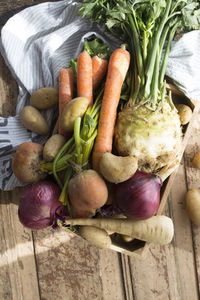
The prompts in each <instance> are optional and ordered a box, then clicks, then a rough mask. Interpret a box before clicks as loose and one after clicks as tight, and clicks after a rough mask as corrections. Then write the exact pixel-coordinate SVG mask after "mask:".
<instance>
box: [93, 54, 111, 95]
mask: <svg viewBox="0 0 200 300" xmlns="http://www.w3.org/2000/svg"><path fill="white" fill-rule="evenodd" d="M107 67H108V62H107V60H105V59H103V58H101V57H99V56H97V55H95V56H93V58H92V84H93V89H94V90H95V89H97V87H98V86H99V85H100V83H101V81H102V79H103V77H104V75H105V74H106V71H107Z"/></svg>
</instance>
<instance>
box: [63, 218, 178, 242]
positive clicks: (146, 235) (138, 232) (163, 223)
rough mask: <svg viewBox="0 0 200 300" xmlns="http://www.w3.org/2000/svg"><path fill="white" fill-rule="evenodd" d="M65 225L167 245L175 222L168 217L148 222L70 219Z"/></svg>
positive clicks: (147, 220) (110, 219)
mask: <svg viewBox="0 0 200 300" xmlns="http://www.w3.org/2000/svg"><path fill="white" fill-rule="evenodd" d="M65 224H70V225H72V226H73V225H84V226H95V227H98V228H101V229H104V230H106V231H113V232H116V233H119V234H125V235H128V236H130V237H134V238H136V239H139V240H142V241H146V242H149V243H154V244H159V245H165V244H168V243H170V242H171V240H172V238H173V235H174V226H173V222H172V220H171V219H170V218H169V217H166V216H153V217H151V218H149V219H146V220H141V221H134V220H131V219H114V218H87V219H82V218H79V219H68V220H67V221H66V222H65Z"/></svg>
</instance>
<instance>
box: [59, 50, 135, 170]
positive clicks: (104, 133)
mask: <svg viewBox="0 0 200 300" xmlns="http://www.w3.org/2000/svg"><path fill="white" fill-rule="evenodd" d="M129 64H130V54H129V52H128V51H126V50H125V49H122V48H119V49H116V50H115V51H114V52H113V54H112V55H111V57H110V60H109V65H108V62H107V60H105V59H103V58H101V57H99V56H97V55H95V56H94V57H93V58H91V57H90V55H89V54H88V52H87V51H86V50H84V51H83V52H82V53H81V54H80V55H79V57H78V62H77V96H78V97H79V96H80V97H86V98H88V99H89V101H90V102H89V105H92V103H93V90H95V89H97V88H98V86H99V85H100V83H101V81H102V79H103V77H104V75H105V73H106V71H107V65H108V72H107V76H106V84H105V89H104V96H103V100H102V107H101V112H100V120H99V126H98V134H97V138H96V142H95V147H94V151H93V168H94V169H95V170H97V171H98V170H99V161H100V158H101V156H102V154H103V153H105V152H111V150H112V140H113V134H114V125H115V120H116V114H117V106H118V104H119V100H120V93H121V88H122V85H123V82H124V80H125V77H126V74H127V71H128V68H129ZM73 83H74V74H73V71H72V69H71V68H65V69H61V70H60V74H59V129H58V132H59V133H60V134H65V135H66V133H64V131H63V130H62V127H61V116H62V112H63V110H64V107H65V106H66V105H67V103H68V102H69V101H70V100H71V99H72V98H73Z"/></svg>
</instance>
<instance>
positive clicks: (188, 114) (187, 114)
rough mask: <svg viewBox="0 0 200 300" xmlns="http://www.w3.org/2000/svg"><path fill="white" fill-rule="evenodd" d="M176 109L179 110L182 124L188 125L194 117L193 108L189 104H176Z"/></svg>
mask: <svg viewBox="0 0 200 300" xmlns="http://www.w3.org/2000/svg"><path fill="white" fill-rule="evenodd" d="M175 106H176V109H177V110H178V113H179V116H180V121H181V124H182V125H186V124H187V123H189V122H190V120H191V118H192V110H191V108H190V107H189V106H188V105H185V104H176V105H175Z"/></svg>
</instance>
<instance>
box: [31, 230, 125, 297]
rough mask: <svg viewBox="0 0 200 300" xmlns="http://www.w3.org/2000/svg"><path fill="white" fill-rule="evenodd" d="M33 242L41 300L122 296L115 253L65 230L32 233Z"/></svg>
mask: <svg viewBox="0 0 200 300" xmlns="http://www.w3.org/2000/svg"><path fill="white" fill-rule="evenodd" d="M34 241H35V253H36V259H37V266H38V276H39V285H40V291H41V298H42V299H43V300H45V299H46V300H47V299H48V300H54V299H60V300H62V299H63V300H74V299H76V300H79V299H80V300H84V299H95V300H100V299H101V300H107V299H110V300H121V299H124V292H123V284H122V280H121V276H120V273H121V270H120V264H119V260H118V255H117V254H116V253H114V252H110V251H109V250H99V249H98V248H96V247H94V246H92V245H90V244H89V243H88V242H86V241H84V240H83V239H82V238H80V237H77V236H75V235H74V234H72V233H68V232H66V231H64V230H59V231H56V232H53V231H52V230H50V229H46V230H42V231H38V232H35V233H34Z"/></svg>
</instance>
